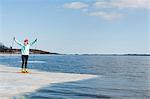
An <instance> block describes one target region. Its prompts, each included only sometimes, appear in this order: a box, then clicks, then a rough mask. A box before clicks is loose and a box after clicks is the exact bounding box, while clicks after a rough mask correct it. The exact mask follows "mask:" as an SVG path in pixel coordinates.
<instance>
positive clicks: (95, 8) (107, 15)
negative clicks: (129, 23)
mask: <svg viewBox="0 0 150 99" xmlns="http://www.w3.org/2000/svg"><path fill="white" fill-rule="evenodd" d="M63 7H64V8H68V9H78V10H80V11H82V12H83V13H87V15H90V16H95V17H100V18H103V19H105V20H116V19H120V18H122V17H124V16H125V14H122V13H123V12H121V11H122V9H148V10H150V0H95V1H94V2H91V3H84V2H70V3H65V4H64V5H63ZM118 11H119V12H118Z"/></svg>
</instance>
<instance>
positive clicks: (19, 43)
mask: <svg viewBox="0 0 150 99" xmlns="http://www.w3.org/2000/svg"><path fill="white" fill-rule="evenodd" d="M14 41H15V42H16V43H17V44H18V45H20V46H23V44H22V43H21V42H19V41H18V40H17V39H16V38H15V37H14Z"/></svg>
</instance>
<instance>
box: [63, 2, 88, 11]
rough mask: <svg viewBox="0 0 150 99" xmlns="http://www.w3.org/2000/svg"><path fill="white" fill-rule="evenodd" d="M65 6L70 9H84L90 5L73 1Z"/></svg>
mask: <svg viewBox="0 0 150 99" xmlns="http://www.w3.org/2000/svg"><path fill="white" fill-rule="evenodd" d="M63 6H64V8H69V9H83V8H87V7H88V6H89V5H88V4H86V3H82V2H71V3H66V4H64V5H63Z"/></svg>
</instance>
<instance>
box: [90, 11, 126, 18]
mask: <svg viewBox="0 0 150 99" xmlns="http://www.w3.org/2000/svg"><path fill="white" fill-rule="evenodd" d="M89 15H90V16H96V17H100V18H103V19H105V20H115V19H119V18H122V17H123V16H124V15H123V14H120V13H114V12H102V11H99V12H91V13H89Z"/></svg>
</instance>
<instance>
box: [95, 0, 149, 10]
mask: <svg viewBox="0 0 150 99" xmlns="http://www.w3.org/2000/svg"><path fill="white" fill-rule="evenodd" d="M93 6H94V7H96V8H128V9H131V8H132V9H137V8H139V9H140V8H141V9H149V8H150V0H110V1H109V2H108V1H106V0H105V1H104V0H97V1H96V2H95V3H94V4H93Z"/></svg>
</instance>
